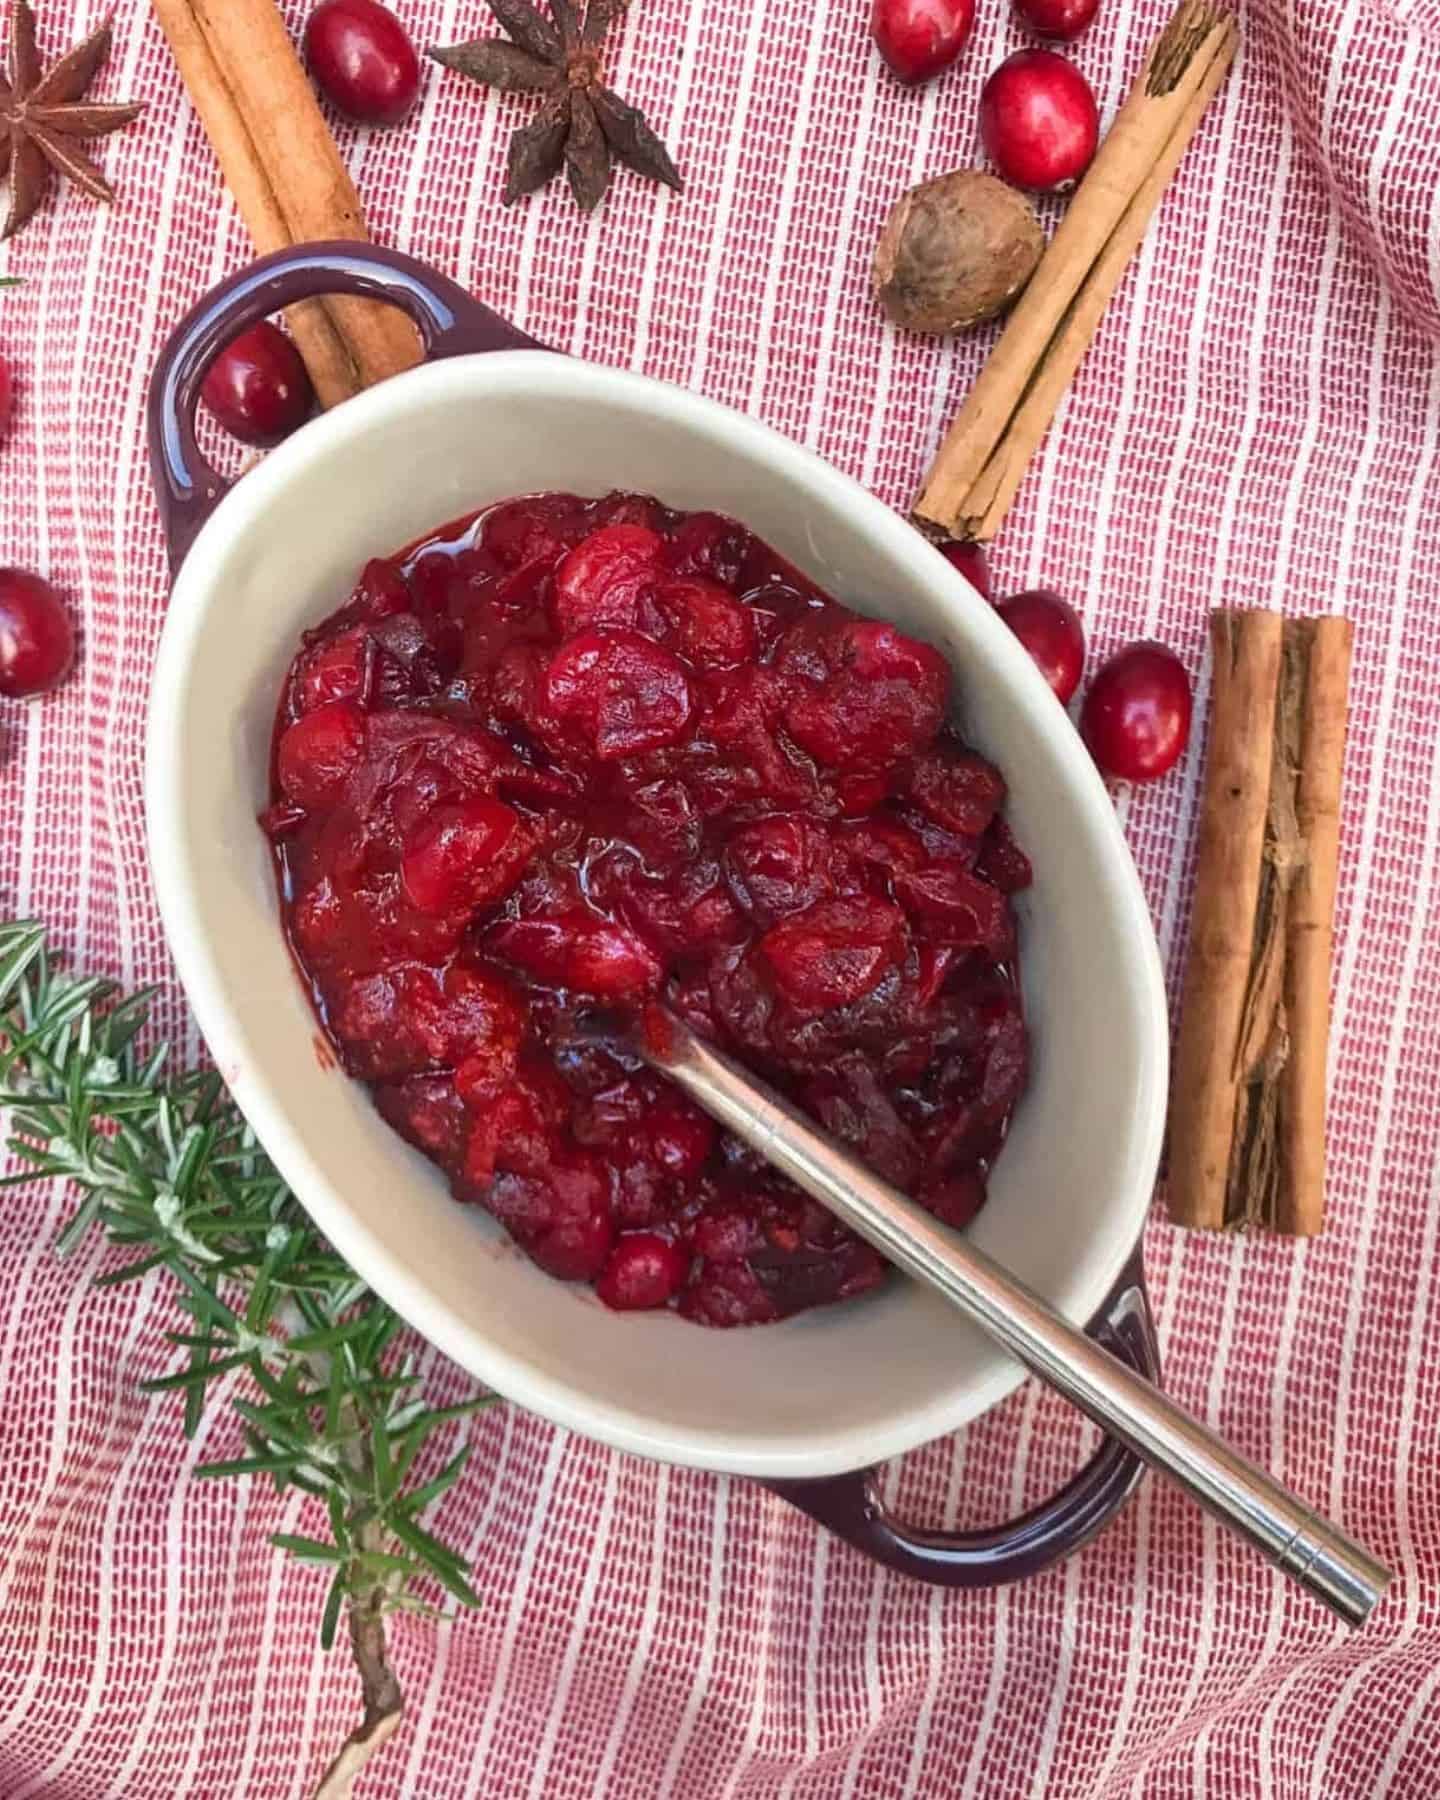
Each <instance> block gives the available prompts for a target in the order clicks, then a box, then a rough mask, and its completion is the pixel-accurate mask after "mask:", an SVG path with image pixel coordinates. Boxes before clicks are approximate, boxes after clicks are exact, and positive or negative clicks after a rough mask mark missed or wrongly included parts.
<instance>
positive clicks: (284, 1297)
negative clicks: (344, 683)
mask: <svg viewBox="0 0 1440 1800" xmlns="http://www.w3.org/2000/svg"><path fill="white" fill-rule="evenodd" d="M148 1014H149V1007H148V995H147V994H145V993H138V994H129V995H125V994H122V993H120V992H119V990H118V989H117V988H116V987H115V985H114V984H113V983H111V982H109V981H105V980H103V979H99V978H96V977H85V978H76V977H73V976H70V975H68V974H65V973H62V972H60V971H58V970H57V969H56V968H55V967H54V965H53V963H52V960H51V957H50V954H49V951H48V946H47V934H46V930H45V927H44V926H43V925H38V924H34V923H22V922H11V923H0V1107H5V1108H8V1109H9V1113H10V1124H11V1129H12V1136H11V1137H10V1139H9V1148H10V1150H11V1151H12V1152H13V1153H14V1155H15V1156H16V1157H17V1158H18V1159H19V1160H20V1161H21V1162H22V1163H23V1164H25V1165H26V1166H25V1167H24V1168H23V1169H22V1170H21V1171H20V1172H19V1173H18V1174H14V1175H10V1176H8V1177H6V1178H5V1179H4V1180H3V1181H0V1186H4V1187H13V1186H15V1185H17V1184H19V1183H22V1182H27V1181H33V1180H34V1179H35V1177H36V1176H37V1175H39V1176H53V1177H59V1178H61V1179H64V1180H66V1181H69V1182H71V1183H73V1184H74V1185H75V1186H76V1187H78V1188H79V1189H80V1193H81V1199H80V1203H79V1205H78V1207H77V1208H76V1210H75V1212H74V1213H73V1215H72V1216H71V1218H70V1219H69V1221H68V1223H67V1224H66V1225H65V1227H64V1230H63V1231H62V1233H61V1236H60V1243H59V1248H60V1250H61V1253H62V1254H63V1253H65V1252H66V1251H69V1250H72V1249H73V1248H74V1247H75V1245H76V1244H77V1243H79V1241H80V1240H81V1239H82V1238H83V1237H84V1236H86V1235H87V1234H88V1233H89V1232H90V1231H91V1230H92V1229H95V1228H97V1227H98V1228H99V1229H101V1230H103V1231H104V1232H105V1233H106V1235H107V1236H108V1238H109V1239H110V1241H111V1243H113V1244H117V1245H123V1246H124V1247H125V1249H126V1251H127V1252H128V1255H127V1258H126V1260H125V1261H124V1263H123V1264H122V1265H121V1266H119V1267H118V1268H115V1269H112V1270H110V1271H109V1272H107V1273H106V1274H104V1275H102V1276H101V1277H100V1278H99V1280H100V1283H101V1284H102V1285H104V1286H114V1285H116V1284H118V1283H122V1282H127V1281H133V1280H136V1279H138V1278H139V1277H140V1276H142V1275H144V1274H147V1273H148V1272H149V1271H150V1270H151V1269H155V1268H163V1269H165V1270H167V1271H168V1272H169V1273H170V1274H171V1275H172V1276H173V1277H174V1280H175V1283H176V1290H177V1291H176V1301H177V1304H178V1306H179V1308H180V1310H181V1311H182V1313H184V1314H185V1315H186V1323H185V1328H184V1329H183V1330H179V1331H174V1332H171V1333H169V1338H170V1341H171V1343H173V1344H174V1345H175V1347H176V1349H177V1351H179V1352H180V1358H179V1363H178V1366H177V1367H176V1368H175V1369H174V1370H172V1371H169V1372H167V1373H165V1374H163V1375H159V1376H157V1377H156V1378H155V1379H153V1380H151V1381H149V1382H147V1383H146V1384H145V1385H146V1387H147V1388H148V1389H149V1390H150V1391H152V1392H169V1391H175V1392H178V1393H180V1394H183V1396H184V1422H185V1430H186V1433H187V1434H193V1433H194V1432H195V1430H196V1429H197V1428H198V1426H199V1424H200V1421H201V1418H202V1416H203V1414H204V1411H205V1407H206V1404H207V1398H208V1396H209V1394H210V1392H211V1389H212V1386H213V1384H214V1383H216V1382H217V1381H223V1380H226V1379H227V1378H232V1379H231V1380H230V1382H229V1384H228V1387H227V1391H228V1394H229V1399H230V1404H231V1405H232V1406H233V1408H234V1410H235V1412H236V1413H237V1414H238V1415H239V1418H240V1420H241V1422H242V1425H243V1430H244V1438H245V1444H246V1454H245V1455H243V1456H240V1457H236V1458H232V1459H230V1460H228V1461H224V1462H214V1463H209V1464H206V1465H204V1466H202V1467H201V1468H199V1469H198V1470H197V1471H196V1473H197V1475H199V1476H200V1477H202V1478H204V1479H206V1480H218V1479H224V1478H226V1477H230V1476H244V1475H267V1476H269V1478H270V1479H271V1480H272V1481H273V1482H274V1484H275V1486H276V1488H277V1489H278V1490H280V1491H282V1492H283V1491H284V1490H285V1489H286V1488H289V1487H296V1488H300V1489H302V1490H303V1491H304V1492H306V1493H307V1494H311V1495H314V1496H315V1497H316V1498H317V1500H319V1501H322V1502H323V1517H324V1521H325V1523H326V1524H327V1525H328V1527H329V1535H328V1536H324V1537H319V1536H317V1537H310V1536H296V1535H292V1534H289V1533H285V1532H277V1533H276V1534H275V1535H274V1537H273V1538H272V1540H271V1541H272V1542H273V1543H275V1544H276V1545H278V1546H279V1547H280V1548H281V1549H282V1550H286V1551H288V1552H289V1553H290V1554H291V1555H293V1556H297V1557H299V1558H300V1559H301V1560H302V1561H305V1562H309V1563H314V1564H316V1565H317V1566H319V1567H321V1568H324V1569H327V1570H329V1572H330V1586H329V1592H328V1595H327V1598H326V1601H325V1605H324V1611H323V1614H322V1620H321V1639H322V1642H323V1643H324V1644H325V1646H326V1647H327V1648H328V1647H329V1646H330V1645H331V1644H332V1643H333V1642H334V1640H335V1636H336V1633H337V1631H338V1629H339V1624H340V1619H341V1615H342V1613H344V1614H346V1615H347V1617H348V1626H349V1636H350V1642H351V1647H352V1650H353V1653H354V1656H355V1660H356V1663H357V1666H358V1667H359V1670H360V1676H361V1683H362V1688H363V1693H364V1703H365V1714H364V1719H363V1721H362V1723H361V1724H360V1725H359V1726H358V1727H357V1728H356V1730H355V1731H354V1732H352V1734H351V1736H350V1737H349V1738H348V1739H347V1740H346V1743H345V1746H344V1747H343V1749H342V1750H341V1752H340V1755H339V1756H338V1757H337V1758H336V1759H335V1761H334V1763H332V1765H331V1768H330V1770H329V1771H328V1772H327V1774H326V1776H325V1778H324V1780H323V1781H322V1783H321V1785H320V1787H319V1788H318V1789H317V1791H316V1800H321V1796H328V1797H337V1796H340V1795H342V1794H348V1792H349V1790H350V1785H351V1783H353V1781H354V1778H355V1775H356V1774H357V1773H358V1772H359V1769H360V1768H361V1767H362V1766H363V1764H364V1763H365V1761H366V1760H368V1758H369V1756H370V1755H372V1754H373V1753H374V1751H375V1750H376V1749H378V1748H379V1747H380V1745H381V1744H382V1743H384V1742H385V1740H386V1739H387V1738H388V1737H389V1736H390V1735H391V1734H392V1733H393V1732H394V1730H395V1729H396V1728H397V1727H398V1725H399V1723H400V1720H401V1716H402V1712H403V1697H402V1695H401V1692H400V1688H399V1684H398V1683H397V1682H396V1680H395V1677H394V1675H393V1673H392V1672H391V1670H390V1667H389V1664H388V1662H387V1660H386V1652H385V1630H384V1620H385V1616H386V1615H387V1614H388V1613H390V1612H392V1611H397V1610H404V1611H419V1612H431V1611H433V1607H432V1605H431V1601H430V1599H429V1598H428V1597H427V1593H428V1592H429V1591H433V1589H434V1588H438V1589H441V1590H443V1591H444V1592H445V1593H447V1594H450V1595H453V1596H454V1597H455V1599H457V1600H459V1601H460V1602H462V1603H463V1604H465V1605H467V1606H473V1605H475V1604H477V1602H476V1597H475V1594H474V1592H473V1590H472V1589H471V1587H470V1585H469V1583H468V1581H467V1580H466V1573H467V1565H466V1563H465V1561H464V1559H463V1558H462V1557H461V1556H460V1555H459V1554H458V1553H457V1552H456V1551H455V1550H453V1549H452V1548H451V1547H449V1546H448V1545H446V1544H445V1543H443V1542H442V1541H441V1540H440V1539H438V1538H437V1537H435V1536H433V1535H432V1534H431V1533H430V1532H429V1531H428V1530H427V1529H426V1527H425V1525H424V1524H423V1523H422V1518H423V1515H424V1514H425V1512H426V1510H427V1509H428V1508H429V1507H431V1506H432V1505H433V1504H434V1503H435V1501H436V1500H438V1499H439V1498H440V1496H441V1495H442V1494H444V1493H445V1492H446V1491H447V1490H448V1489H449V1488H450V1487H452V1486H453V1485H454V1483H455V1482H456V1481H457V1480H458V1479H459V1477H460V1475H461V1473H462V1471H463V1470H464V1468H465V1464H466V1461H467V1459H468V1457H469V1454H470V1450H469V1446H468V1445H467V1444H463V1443H462V1444H460V1446H459V1447H458V1448H456V1449H454V1452H453V1454H451V1455H450V1456H449V1458H448V1460H447V1461H445V1462H444V1463H443V1465H442V1466H441V1467H440V1468H439V1470H438V1471H437V1472H436V1473H433V1474H429V1475H425V1476H424V1478H423V1479H422V1475H421V1471H420V1469H419V1466H418V1465H419V1459H420V1456H421V1452H422V1450H423V1449H424V1448H425V1446H426V1444H427V1442H429V1440H430V1439H431V1438H432V1437H433V1436H434V1435H435V1434H436V1433H437V1432H440V1431H442V1430H443V1429H444V1428H446V1427H450V1426H454V1425H458V1424H460V1422H462V1421H463V1420H465V1419H466V1418H467V1417H468V1416H469V1415H470V1414H471V1413H473V1412H475V1411H476V1410H477V1409H478V1408H479V1407H482V1406H485V1405H487V1404H489V1403H490V1400H491V1399H492V1398H493V1396H481V1397H480V1398H477V1399H475V1400H471V1401H467V1402H465V1403H464V1404H462V1405H459V1406H430V1405H428V1404H427V1403H426V1401H425V1398H424V1396H423V1394H422V1392H421V1391H420V1379H419V1377H418V1375H417V1374H416V1372H415V1369H414V1366H413V1364H412V1361H411V1360H410V1359H409V1358H408V1357H402V1356H399V1355H398V1354H397V1351H396V1348H395V1346H394V1340H395V1337H396V1333H397V1331H398V1330H399V1326H400V1321H399V1319H398V1318H397V1317H396V1315H395V1314H394V1313H393V1312H391V1310H390V1309H389V1307H387V1306H386V1305H385V1304H384V1302H383V1301H381V1300H380V1299H378V1298H377V1297H376V1296H375V1295H374V1294H372V1293H371V1292H370V1290H369V1289H368V1288H367V1287H366V1286H365V1284H364V1283H363V1282H361V1281H360V1280H359V1279H357V1277H356V1276H355V1274H354V1273H353V1272H352V1271H351V1270H350V1269H349V1268H348V1267H347V1266H346V1264H345V1263H344V1262H343V1261H342V1260H341V1258H340V1257H338V1256H337V1255H336V1254H335V1253H334V1251H333V1250H331V1249H330V1247H329V1246H328V1245H327V1244H326V1243H325V1242H324V1240H323V1239H322V1238H321V1237H320V1235H319V1234H318V1233H317V1232H316V1230H315V1228H314V1226H313V1225H312V1224H311V1223H310V1221H309V1220H308V1218H307V1217H306V1216H305V1214H304V1212H303V1211H302V1210H301V1209H300V1207H299V1205H298V1204H297V1202H296V1200H295V1198H294V1196H293V1195H292V1194H291V1192H290V1190H289V1188H288V1187H287V1186H286V1185H285V1183H284V1181H283V1180H282V1179H281V1178H280V1175H279V1174H278V1173H277V1171H276V1169H275V1167H274V1165H273V1164H272V1163H271V1162H270V1160H269V1158H268V1157H267V1156H266V1155H265V1152H264V1151H263V1150H262V1149H261V1148H260V1146H259V1144H258V1143H257V1142H256V1140H255V1137H254V1134H253V1133H252V1132H251V1130H250V1128H249V1126H248V1125H247V1124H246V1122H245V1120H244V1118H243V1117H242V1115H241V1113H240V1112H239V1110H238V1108H237V1107H236V1106H235V1104H234V1102H233V1101H232V1100H231V1099H230V1097H229V1095H228V1093H227V1092H226V1091H225V1088H224V1085H223V1083H222V1082H221V1081H220V1078H219V1076H218V1075H216V1074H215V1073H214V1072H213V1071H211V1070H197V1071H191V1072H186V1073H173V1072H171V1070H170V1067H169V1056H168V1050H167V1046H166V1045H165V1044H163V1043H159V1044H154V1045H147V1044H146V1042H145V1037H146V1030H145V1028H146V1025H147V1022H148ZM316 1510H317V1512H319V1511H320V1510H321V1509H319V1508H317V1509H316Z"/></svg>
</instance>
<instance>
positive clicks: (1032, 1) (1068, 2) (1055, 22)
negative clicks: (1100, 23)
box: [1015, 0, 1100, 38]
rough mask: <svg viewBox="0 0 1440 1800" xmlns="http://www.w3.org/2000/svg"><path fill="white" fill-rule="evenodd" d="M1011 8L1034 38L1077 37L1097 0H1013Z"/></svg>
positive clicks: (1097, 5) (1088, 19) (1093, 15)
mask: <svg viewBox="0 0 1440 1800" xmlns="http://www.w3.org/2000/svg"><path fill="white" fill-rule="evenodd" d="M1015 10H1016V12H1017V13H1019V15H1020V17H1021V19H1022V20H1023V21H1024V23H1025V24H1026V25H1028V26H1029V27H1030V29H1031V30H1032V31H1033V32H1034V33H1035V35H1036V36H1037V37H1045V38H1077V37H1079V35H1080V33H1081V32H1082V31H1084V29H1085V27H1086V26H1087V25H1089V24H1090V22H1091V21H1092V20H1093V19H1094V17H1095V14H1096V13H1097V12H1098V11H1099V10H1100V0H1015Z"/></svg>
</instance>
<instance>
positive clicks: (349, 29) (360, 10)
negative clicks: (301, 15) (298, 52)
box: [305, 0, 420, 125]
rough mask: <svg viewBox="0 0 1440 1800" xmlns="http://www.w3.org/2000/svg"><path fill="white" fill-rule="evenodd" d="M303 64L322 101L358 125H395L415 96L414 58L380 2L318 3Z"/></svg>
mask: <svg viewBox="0 0 1440 1800" xmlns="http://www.w3.org/2000/svg"><path fill="white" fill-rule="evenodd" d="M305 59H306V61H307V62H308V63H309V64H310V72H311V74H312V75H314V77H315V79H316V81H318V82H319V84H320V86H321V88H322V89H323V90H324V93H325V97H326V99H328V100H329V101H330V102H331V103H332V104H333V105H334V106H337V107H338V108H339V109H340V111H341V112H343V113H345V114H346V115H347V116H348V117H349V118H352V119H355V120H357V121H358V122H359V123H360V124H361V125H398V124H399V123H400V121H401V120H402V119H404V118H405V117H406V116H407V115H408V113H409V111H410V109H411V107H412V106H414V104H415V100H416V97H417V95H418V94H419V92H420V59H419V57H418V56H416V54H415V46H414V45H413V44H412V43H411V42H410V39H409V37H408V36H407V35H406V32H405V27H404V26H403V25H402V24H401V23H400V21H399V20H398V19H397V18H396V17H395V15H394V13H392V12H391V11H390V9H389V8H388V7H385V6H381V5H380V0H323V4H322V5H320V6H317V7H316V8H315V10H314V12H313V13H311V15H310V22H309V24H308V25H307V26H306V27H305Z"/></svg>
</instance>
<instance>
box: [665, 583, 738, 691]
mask: <svg viewBox="0 0 1440 1800" xmlns="http://www.w3.org/2000/svg"><path fill="white" fill-rule="evenodd" d="M655 604H656V605H657V606H658V607H659V608H660V611H661V612H662V613H663V614H664V615H665V617H666V619H667V620H668V621H669V622H670V627H671V632H672V634H673V638H672V641H673V642H674V645H675V648H676V649H677V650H678V651H679V652H680V654H681V655H682V656H683V657H685V658H687V660H688V661H690V662H692V663H694V664H695V666H696V668H697V669H724V668H731V667H733V666H734V664H736V663H741V662H745V661H746V660H747V659H748V658H749V657H751V656H753V655H754V653H755V619H754V615H753V614H752V613H751V612H750V609H749V608H748V607H745V606H742V605H741V604H740V602H739V601H738V600H737V599H736V598H735V596H734V595H733V594H732V593H731V592H730V591H729V589H728V588H723V587H721V586H720V584H719V583H718V582H715V581H707V580H706V579H705V578H704V577H703V576H700V575H691V576H687V577H683V578H681V577H677V578H675V579H673V580H670V581H667V582H664V583H663V584H662V585H661V586H660V587H659V588H658V589H657V590H656V593H655Z"/></svg>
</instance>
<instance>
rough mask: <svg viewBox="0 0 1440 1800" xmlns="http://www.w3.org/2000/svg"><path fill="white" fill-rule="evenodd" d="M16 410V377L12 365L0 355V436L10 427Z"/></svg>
mask: <svg viewBox="0 0 1440 1800" xmlns="http://www.w3.org/2000/svg"><path fill="white" fill-rule="evenodd" d="M14 411H15V377H14V374H13V373H12V371H11V368H10V365H9V363H8V362H6V360H5V358H4V357H3V356H0V438H3V437H4V436H5V433H6V432H7V431H8V430H9V429H10V420H11V417H12V415H13V414H14Z"/></svg>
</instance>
